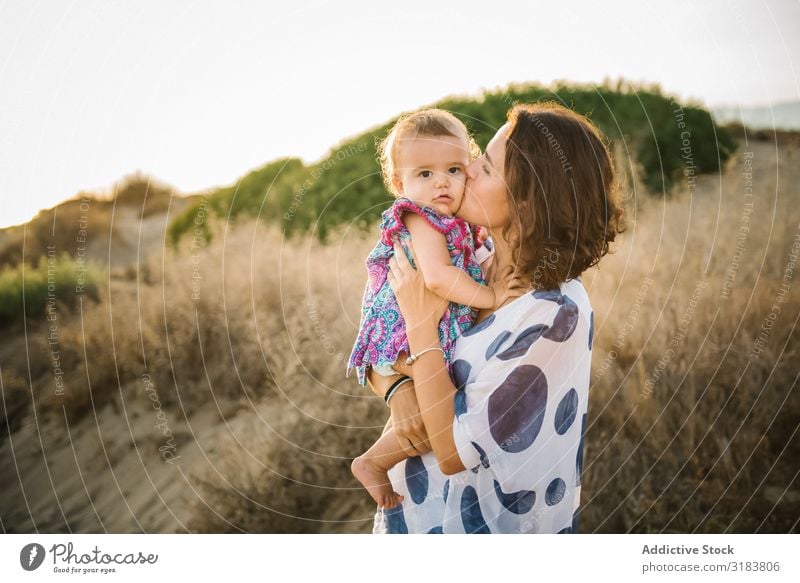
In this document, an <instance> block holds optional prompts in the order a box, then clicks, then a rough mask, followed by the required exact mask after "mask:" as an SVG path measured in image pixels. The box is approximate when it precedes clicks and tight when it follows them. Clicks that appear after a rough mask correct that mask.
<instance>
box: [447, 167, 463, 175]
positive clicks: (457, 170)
mask: <svg viewBox="0 0 800 583" xmlns="http://www.w3.org/2000/svg"><path fill="white" fill-rule="evenodd" d="M459 172H461V168H459V167H458V166H453V167H452V168H450V174H458V173H459Z"/></svg>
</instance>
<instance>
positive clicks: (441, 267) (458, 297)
mask: <svg viewBox="0 0 800 583" xmlns="http://www.w3.org/2000/svg"><path fill="white" fill-rule="evenodd" d="M403 223H404V224H405V225H406V228H407V229H408V232H409V233H410V234H411V238H412V239H413V240H414V249H416V250H417V252H416V253H415V255H414V260H415V262H416V264H417V265H418V266H419V268H420V270H422V275H423V277H424V279H425V285H427V286H428V289H430V290H431V291H432V292H434V293H435V294H436V295H439V296H441V297H443V298H445V299H446V300H449V301H451V302H455V303H457V304H464V305H466V306H472V307H473V308H481V309H483V308H494V307H495V301H496V293H495V290H494V288H493V287H492V286H485V285H481V284H479V283H478V282H476V281H475V280H474V279H472V278H471V277H470V276H469V275H468V274H467V273H466V272H465V271H464V270H462V269H459V268H458V267H456V266H454V265H453V264H452V263H451V261H450V253H449V252H448V250H447V240H446V239H445V236H444V235H443V234H442V233H440V232H439V231H437V230H436V229H434V228H433V227H431V226H430V225H429V224H428V222H427V221H426V220H425V219H424V218H422V217H421V216H420V215H418V214H416V213H405V214H404V215H403Z"/></svg>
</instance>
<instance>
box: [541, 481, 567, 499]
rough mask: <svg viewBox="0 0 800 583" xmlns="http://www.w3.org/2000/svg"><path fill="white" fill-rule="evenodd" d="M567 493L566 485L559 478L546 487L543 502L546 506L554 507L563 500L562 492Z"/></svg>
mask: <svg viewBox="0 0 800 583" xmlns="http://www.w3.org/2000/svg"><path fill="white" fill-rule="evenodd" d="M566 491H567V484H566V483H565V482H564V480H562V479H561V478H556V479H555V480H553V481H552V482H550V483H549V484H548V485H547V491H545V493H544V502H545V504H547V505H548V506H555V505H556V504H558V503H559V502H561V501H562V500H563V499H564V492H566Z"/></svg>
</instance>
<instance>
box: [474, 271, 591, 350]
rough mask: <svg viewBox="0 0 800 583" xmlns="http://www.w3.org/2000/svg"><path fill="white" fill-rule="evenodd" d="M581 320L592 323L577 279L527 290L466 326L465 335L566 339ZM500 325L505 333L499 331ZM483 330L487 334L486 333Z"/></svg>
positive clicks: (487, 339)
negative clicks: (473, 323)
mask: <svg viewBox="0 0 800 583" xmlns="http://www.w3.org/2000/svg"><path fill="white" fill-rule="evenodd" d="M579 321H583V322H584V325H589V326H591V321H592V308H591V304H590V303H589V296H588V294H587V293H586V288H585V287H584V286H583V283H582V282H581V281H580V280H578V279H575V280H569V281H567V282H565V283H563V284H561V285H560V286H559V287H558V288H554V289H549V290H535V291H529V292H526V293H524V294H523V295H521V296H519V297H518V298H515V299H514V300H512V301H511V302H509V303H508V304H506V305H504V306H502V307H500V308H498V309H497V310H495V311H494V312H492V313H491V314H490V315H489V316H487V317H486V318H484V319H482V320H481V321H480V322H478V323H477V324H475V325H474V326H473V327H472V328H470V329H469V330H466V331H465V332H464V333H462V336H465V337H467V338H469V337H477V336H482V337H484V338H485V339H486V341H489V340H492V339H499V338H503V337H508V338H510V337H512V336H515V335H518V334H527V333H531V334H534V333H535V334H536V335H537V336H538V335H541V336H542V337H544V338H549V339H551V340H556V341H558V342H564V341H566V340H568V339H569V338H570V337H571V336H572V334H573V332H574V331H575V329H576V327H577V326H578V322H579ZM501 329H502V334H500V335H498V331H499V330H501ZM484 331H487V334H483V332H484Z"/></svg>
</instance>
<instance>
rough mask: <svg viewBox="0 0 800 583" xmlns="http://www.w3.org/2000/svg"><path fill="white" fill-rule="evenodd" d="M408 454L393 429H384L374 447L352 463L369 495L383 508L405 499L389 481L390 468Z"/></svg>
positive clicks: (355, 474)
mask: <svg viewBox="0 0 800 583" xmlns="http://www.w3.org/2000/svg"><path fill="white" fill-rule="evenodd" d="M406 457H408V456H406V454H405V452H404V451H403V448H401V447H400V444H399V443H397V437H396V436H395V434H394V430H393V429H389V430H388V431H384V433H383V435H381V436H380V437H379V438H378V441H376V442H375V443H374V444H373V445H372V447H370V448H369V449H368V450H367V451H366V452H365V453H364V454H362V455H360V456H358V457H357V458H356V459H354V460H353V463H352V464H351V465H350V470H351V471H352V472H353V475H354V476H355V477H356V479H358V481H359V482H361V484H362V485H363V486H364V487H365V488H366V489H367V492H369V495H370V496H372V498H373V499H374V500H375V502H377V503H378V506H380V507H381V508H392V507H393V506H397V505H398V504H399V503H400V502H402V500H403V496H401V495H400V494H398V493H397V492H395V491H394V490H392V484H391V483H390V482H389V475H388V472H389V469H390V468H391V467H392V466H394V465H395V464H397V463H399V462H401V461H403V460H404V459H406Z"/></svg>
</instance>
